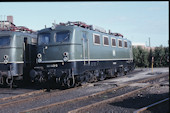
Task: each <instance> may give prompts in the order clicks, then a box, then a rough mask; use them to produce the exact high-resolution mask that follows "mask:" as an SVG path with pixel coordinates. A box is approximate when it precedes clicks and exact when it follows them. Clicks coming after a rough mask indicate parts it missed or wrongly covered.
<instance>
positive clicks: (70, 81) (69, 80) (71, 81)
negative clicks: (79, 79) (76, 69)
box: [63, 75, 75, 88]
mask: <svg viewBox="0 0 170 113" xmlns="http://www.w3.org/2000/svg"><path fill="white" fill-rule="evenodd" d="M63 82H64V86H65V87H66V88H72V87H74V86H75V78H74V75H73V76H72V77H68V76H65V77H64V80H63Z"/></svg>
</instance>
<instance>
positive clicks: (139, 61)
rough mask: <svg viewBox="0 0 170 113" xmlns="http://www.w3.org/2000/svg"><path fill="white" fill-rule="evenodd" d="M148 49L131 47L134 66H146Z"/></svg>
mask: <svg viewBox="0 0 170 113" xmlns="http://www.w3.org/2000/svg"><path fill="white" fill-rule="evenodd" d="M148 54H149V53H148V51H147V50H145V49H142V48H141V47H137V48H136V47H133V58H134V62H135V65H136V67H148V66H149V62H148Z"/></svg>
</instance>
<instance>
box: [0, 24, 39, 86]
mask: <svg viewBox="0 0 170 113" xmlns="http://www.w3.org/2000/svg"><path fill="white" fill-rule="evenodd" d="M36 43H37V35H36V34H35V33H32V31H31V30H29V29H27V28H25V27H21V26H20V27H13V28H9V29H3V30H0V84H1V85H10V86H11V87H12V86H13V85H14V83H16V82H15V81H20V80H23V79H27V78H28V77H29V74H28V73H29V70H30V69H31V68H32V67H34V64H35V59H36Z"/></svg>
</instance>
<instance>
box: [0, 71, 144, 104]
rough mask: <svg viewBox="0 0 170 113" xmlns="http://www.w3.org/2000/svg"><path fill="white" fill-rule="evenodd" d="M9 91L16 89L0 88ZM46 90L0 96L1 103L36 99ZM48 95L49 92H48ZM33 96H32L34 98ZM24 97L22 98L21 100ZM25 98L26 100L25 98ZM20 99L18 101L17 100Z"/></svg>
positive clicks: (133, 72)
mask: <svg viewBox="0 0 170 113" xmlns="http://www.w3.org/2000/svg"><path fill="white" fill-rule="evenodd" d="M141 71H142V69H140V70H135V71H132V72H130V73H129V74H130V75H131V74H137V73H139V72H141ZM129 74H128V75H129ZM87 85H88V84H84V85H83V86H82V87H85V86H87ZM71 90H73V89H71ZM9 91H15V89H14V90H13V89H9V88H6V89H1V90H0V93H6V92H9ZM44 92H45V90H44V89H43V90H38V91H37V90H36V91H30V92H26V93H22V94H17V95H14V96H8V97H3V98H0V105H2V106H3V105H5V106H6V105H8V104H12V103H14V102H16V103H19V102H23V101H27V100H30V98H29V97H31V96H32V97H34V96H36V97H35V98H34V99H36V98H38V96H37V95H38V94H39V95H40V94H41V95H40V96H42V95H44ZM56 92H58V90H56V91H53V93H56ZM47 95H48V94H47ZM32 97H31V98H32ZM26 98H28V99H26ZM21 99H22V100H21ZM23 99H24V100H23ZM17 100H18V101H17ZM5 103H8V104H5Z"/></svg>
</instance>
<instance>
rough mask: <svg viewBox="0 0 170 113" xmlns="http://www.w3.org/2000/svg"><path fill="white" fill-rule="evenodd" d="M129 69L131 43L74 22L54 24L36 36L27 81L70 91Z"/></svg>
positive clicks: (131, 61)
mask: <svg viewBox="0 0 170 113" xmlns="http://www.w3.org/2000/svg"><path fill="white" fill-rule="evenodd" d="M133 69H134V63H133V54H132V44H131V41H129V40H128V39H126V38H123V35H121V34H119V33H111V32H109V33H106V31H105V30H104V29H102V28H100V27H97V26H93V25H87V24H85V23H83V22H79V21H78V22H68V23H60V24H58V25H56V24H54V25H53V26H52V27H51V28H45V29H42V30H40V31H39V32H38V45H37V65H36V66H35V67H34V69H33V70H31V72H30V77H31V78H32V80H33V81H39V82H43V81H44V82H45V81H47V80H49V79H50V80H53V81H55V82H56V83H57V84H60V85H61V86H66V87H68V88H70V87H74V86H76V85H79V84H81V83H82V82H94V81H97V80H104V79H105V78H106V77H115V76H118V75H124V74H126V73H127V72H129V71H131V70H133Z"/></svg>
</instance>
